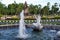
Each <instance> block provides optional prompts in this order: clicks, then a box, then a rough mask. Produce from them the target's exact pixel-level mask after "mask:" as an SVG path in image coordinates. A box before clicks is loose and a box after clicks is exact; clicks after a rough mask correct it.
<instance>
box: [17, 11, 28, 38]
mask: <svg viewBox="0 0 60 40" xmlns="http://www.w3.org/2000/svg"><path fill="white" fill-rule="evenodd" d="M27 36H28V35H27V34H26V28H25V22H24V10H22V12H21V13H20V20H19V34H18V37H19V38H26V37H27Z"/></svg>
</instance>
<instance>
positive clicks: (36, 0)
mask: <svg viewBox="0 0 60 40" xmlns="http://www.w3.org/2000/svg"><path fill="white" fill-rule="evenodd" d="M0 1H1V2H2V3H3V4H6V6H7V5H8V4H11V3H14V1H16V3H24V2H25V1H26V2H27V4H33V5H38V4H41V5H42V7H43V6H45V5H46V4H47V2H50V5H53V4H54V3H58V4H60V0H0Z"/></svg>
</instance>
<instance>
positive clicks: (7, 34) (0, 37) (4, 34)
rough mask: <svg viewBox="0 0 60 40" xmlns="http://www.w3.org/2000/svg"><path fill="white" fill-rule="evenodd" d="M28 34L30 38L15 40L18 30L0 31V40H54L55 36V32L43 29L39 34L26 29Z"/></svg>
mask: <svg viewBox="0 0 60 40" xmlns="http://www.w3.org/2000/svg"><path fill="white" fill-rule="evenodd" d="M27 30H28V34H29V35H30V37H28V38H26V39H19V38H16V36H17V34H18V28H13V29H4V30H3V29H1V30H0V40H54V37H55V36H56V32H57V31H56V30H47V29H43V30H42V31H41V32H35V31H33V30H32V29H30V28H28V29H27Z"/></svg>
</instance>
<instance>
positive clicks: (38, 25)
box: [33, 15, 43, 29]
mask: <svg viewBox="0 0 60 40" xmlns="http://www.w3.org/2000/svg"><path fill="white" fill-rule="evenodd" d="M35 18H36V21H37V22H36V23H33V25H34V26H36V28H39V29H42V28H43V26H42V25H41V16H40V15H38V16H37V17H35Z"/></svg>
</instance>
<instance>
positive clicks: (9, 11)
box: [0, 1, 60, 16]
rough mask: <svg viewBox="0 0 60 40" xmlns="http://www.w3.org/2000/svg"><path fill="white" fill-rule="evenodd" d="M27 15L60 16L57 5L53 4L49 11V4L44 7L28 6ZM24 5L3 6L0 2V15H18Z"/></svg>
mask: <svg viewBox="0 0 60 40" xmlns="http://www.w3.org/2000/svg"><path fill="white" fill-rule="evenodd" d="M28 7H29V13H30V14H39V13H40V15H42V16H43V15H54V14H60V10H59V7H60V5H59V7H58V4H57V3H55V4H54V5H52V7H51V9H50V2H48V3H47V5H46V6H44V7H41V5H40V4H39V5H32V4H31V5H29V6H28ZM23 8H24V4H23V3H19V4H17V3H16V2H15V1H14V3H12V4H9V5H8V6H5V5H4V4H2V3H1V2H0V14H3V15H19V13H20V12H21V11H22V10H23Z"/></svg>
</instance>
